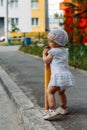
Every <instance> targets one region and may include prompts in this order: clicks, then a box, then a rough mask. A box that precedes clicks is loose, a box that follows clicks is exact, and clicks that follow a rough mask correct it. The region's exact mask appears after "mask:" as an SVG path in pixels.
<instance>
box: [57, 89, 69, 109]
mask: <svg viewBox="0 0 87 130" xmlns="http://www.w3.org/2000/svg"><path fill="white" fill-rule="evenodd" d="M58 96H59V102H60V105H61V106H62V107H63V108H66V107H67V106H66V104H67V98H66V95H65V90H63V91H60V90H58Z"/></svg>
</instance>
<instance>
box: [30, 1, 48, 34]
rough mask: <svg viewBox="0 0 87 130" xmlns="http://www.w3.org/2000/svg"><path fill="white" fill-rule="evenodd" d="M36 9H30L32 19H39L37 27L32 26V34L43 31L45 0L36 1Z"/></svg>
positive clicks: (44, 24)
mask: <svg viewBox="0 0 87 130" xmlns="http://www.w3.org/2000/svg"><path fill="white" fill-rule="evenodd" d="M38 2H39V3H38V8H37V9H32V12H31V14H32V18H38V19H39V25H38V26H32V32H43V31H45V26H46V23H45V17H46V14H45V0H38Z"/></svg>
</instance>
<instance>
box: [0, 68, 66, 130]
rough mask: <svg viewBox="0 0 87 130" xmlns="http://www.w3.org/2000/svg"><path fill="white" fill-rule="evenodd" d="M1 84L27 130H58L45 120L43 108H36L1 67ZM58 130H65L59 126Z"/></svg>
mask: <svg viewBox="0 0 87 130" xmlns="http://www.w3.org/2000/svg"><path fill="white" fill-rule="evenodd" d="M0 82H1V84H2V86H3V87H4V89H5V90H6V92H7V94H8V96H9V97H10V99H11V100H12V101H13V103H14V105H15V106H16V109H17V111H18V113H19V115H20V117H21V120H22V121H23V123H24V124H25V130H57V129H56V128H55V127H54V126H53V125H52V124H51V123H50V122H49V121H45V120H44V119H43V117H42V113H43V112H42V110H41V108H40V107H39V106H38V107H35V106H34V104H33V103H32V102H31V101H30V100H29V98H28V97H27V96H25V94H24V93H23V92H22V90H21V89H20V88H19V87H18V86H17V84H16V83H15V82H14V81H13V80H12V79H11V78H10V77H9V75H8V74H7V73H6V72H5V71H4V70H3V69H2V67H1V66H0ZM58 130H64V129H63V128H62V127H61V126H60V125H59V128H58Z"/></svg>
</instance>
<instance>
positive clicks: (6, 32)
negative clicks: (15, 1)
mask: <svg viewBox="0 0 87 130" xmlns="http://www.w3.org/2000/svg"><path fill="white" fill-rule="evenodd" d="M4 23H5V41H6V42H7V41H8V0H5V22H4Z"/></svg>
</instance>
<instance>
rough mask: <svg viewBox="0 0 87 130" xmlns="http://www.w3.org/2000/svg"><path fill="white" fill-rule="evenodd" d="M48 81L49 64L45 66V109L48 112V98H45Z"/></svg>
mask: <svg viewBox="0 0 87 130" xmlns="http://www.w3.org/2000/svg"><path fill="white" fill-rule="evenodd" d="M49 80H50V66H49V64H48V65H47V64H45V109H46V110H49V105H48V97H47V89H48V83H49Z"/></svg>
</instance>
